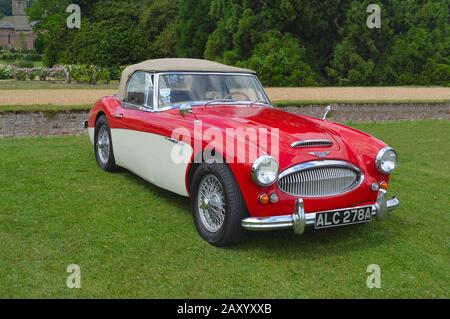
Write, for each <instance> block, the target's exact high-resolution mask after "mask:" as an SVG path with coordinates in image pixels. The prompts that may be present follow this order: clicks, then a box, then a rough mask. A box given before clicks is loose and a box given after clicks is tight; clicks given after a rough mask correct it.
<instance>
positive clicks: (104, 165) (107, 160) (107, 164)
mask: <svg viewBox="0 0 450 319" xmlns="http://www.w3.org/2000/svg"><path fill="white" fill-rule="evenodd" d="M101 132H102V133H107V137H108V140H109V152H108V154H107V156H105V155H104V154H101V150H100V146H99V134H100V133H101ZM94 150H95V159H96V160H97V164H98V166H99V167H100V168H101V169H102V170H104V171H106V172H115V171H117V170H118V167H117V165H116V160H115V158H114V151H113V145H112V138H111V129H110V128H109V124H108V120H107V118H106V116H104V115H102V116H100V117H99V118H98V120H97V123H95V133H94Z"/></svg>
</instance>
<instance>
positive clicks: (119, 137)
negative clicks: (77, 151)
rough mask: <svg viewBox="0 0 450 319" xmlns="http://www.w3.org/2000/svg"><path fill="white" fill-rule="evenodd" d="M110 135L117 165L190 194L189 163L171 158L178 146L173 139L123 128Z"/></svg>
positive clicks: (183, 194)
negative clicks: (188, 187)
mask: <svg viewBox="0 0 450 319" xmlns="http://www.w3.org/2000/svg"><path fill="white" fill-rule="evenodd" d="M89 136H91V132H89ZM92 136H93V134H92ZM111 138H112V142H113V150H114V157H115V160H116V164H117V165H118V166H121V167H124V168H126V169H128V170H130V171H132V172H133V173H135V174H136V175H138V176H140V177H142V178H143V179H145V180H147V181H149V182H150V183H152V184H154V185H156V186H159V187H161V188H164V189H167V190H169V191H171V192H174V193H176V194H179V195H182V196H189V194H188V191H187V189H186V184H185V178H186V172H187V169H188V166H189V163H188V161H183V162H182V163H176V162H175V161H173V160H172V157H171V154H172V150H173V148H174V146H175V145H176V144H174V142H172V141H170V140H168V139H167V138H166V137H164V136H161V135H157V134H151V133H146V132H140V131H133V130H124V129H112V130H111ZM92 141H93V139H92ZM187 150H188V152H189V153H188V154H187V155H188V157H189V158H190V157H191V156H192V153H193V149H192V147H190V146H189V147H188V149H187Z"/></svg>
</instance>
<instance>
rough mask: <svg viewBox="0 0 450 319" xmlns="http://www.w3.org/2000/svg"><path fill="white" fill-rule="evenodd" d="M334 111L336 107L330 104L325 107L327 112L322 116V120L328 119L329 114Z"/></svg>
mask: <svg viewBox="0 0 450 319" xmlns="http://www.w3.org/2000/svg"><path fill="white" fill-rule="evenodd" d="M333 111H334V109H333V107H332V106H331V105H328V106H327V107H326V108H325V114H324V115H323V117H322V120H324V121H325V120H326V119H327V117H328V114H329V113H330V112H333Z"/></svg>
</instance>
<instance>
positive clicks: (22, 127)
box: [0, 112, 88, 137]
mask: <svg viewBox="0 0 450 319" xmlns="http://www.w3.org/2000/svg"><path fill="white" fill-rule="evenodd" d="M87 119H88V113H87V112H81V113H76V112H66V113H56V114H47V113H17V114H15V113H3V114H0V137H21V136H47V135H69V134H70V135H75V134H82V133H85V132H86V130H85V129H84V128H83V123H84V121H86V120H87Z"/></svg>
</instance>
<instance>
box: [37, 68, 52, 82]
mask: <svg viewBox="0 0 450 319" xmlns="http://www.w3.org/2000/svg"><path fill="white" fill-rule="evenodd" d="M49 75H50V72H49V71H48V70H47V69H45V68H42V69H41V70H39V74H38V76H39V80H40V81H46V80H47V78H48V77H49Z"/></svg>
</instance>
